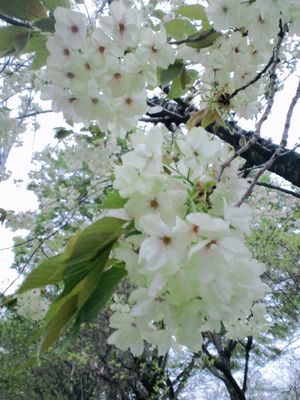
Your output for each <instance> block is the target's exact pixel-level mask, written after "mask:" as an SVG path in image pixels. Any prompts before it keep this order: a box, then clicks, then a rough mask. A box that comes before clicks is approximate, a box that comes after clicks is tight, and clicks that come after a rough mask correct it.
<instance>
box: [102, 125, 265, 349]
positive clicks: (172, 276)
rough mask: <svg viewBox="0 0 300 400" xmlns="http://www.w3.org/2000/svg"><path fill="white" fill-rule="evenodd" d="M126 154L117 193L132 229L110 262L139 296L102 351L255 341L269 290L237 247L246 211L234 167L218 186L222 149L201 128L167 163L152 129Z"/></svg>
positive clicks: (115, 319) (120, 312)
mask: <svg viewBox="0 0 300 400" xmlns="http://www.w3.org/2000/svg"><path fill="white" fill-rule="evenodd" d="M132 144H133V150H132V151H130V152H128V153H126V154H125V155H124V156H123V157H122V162H123V163H122V166H117V167H116V168H115V181H114V187H115V189H117V190H119V193H120V195H121V196H122V197H124V198H126V199H128V200H127V202H126V204H125V206H124V209H125V211H126V212H127V214H128V219H132V220H133V221H134V228H135V229H133V231H132V233H131V234H128V235H127V237H124V238H123V241H122V242H121V243H120V246H119V247H118V248H117V249H116V250H115V257H116V258H117V259H119V260H122V261H124V262H125V263H126V268H127V271H128V274H129V278H130V279H131V280H132V282H133V283H134V285H135V286H136V289H135V290H134V291H133V292H132V294H131V296H130V298H129V304H128V305H125V306H122V305H117V306H116V308H117V312H116V313H115V314H114V315H113V316H112V318H111V326H112V327H114V328H116V329H117V330H116V331H115V332H114V333H113V334H112V335H111V337H110V339H109V342H110V343H114V344H116V345H117V346H119V347H120V348H122V349H124V350H125V349H127V348H130V349H131V351H132V353H133V354H135V355H139V354H141V353H142V351H143V346H144V345H143V340H147V341H148V342H150V343H152V344H153V345H155V346H157V347H158V349H159V353H160V354H164V353H165V352H166V351H168V350H169V349H170V348H173V349H176V347H178V345H183V346H186V347H188V348H189V349H190V350H191V351H195V352H196V351H199V350H201V346H202V336H201V333H202V332H206V331H216V332H219V331H220V330H221V326H222V324H223V326H224V327H225V329H226V331H227V334H228V336H229V337H230V338H237V337H239V336H240V335H242V336H244V335H252V334H254V332H255V330H256V329H257V330H258V331H259V329H261V328H262V325H261V324H258V323H257V322H258V319H259V318H262V315H263V311H264V307H263V306H261V305H256V306H255V307H254V309H253V308H252V307H253V303H254V302H255V301H257V300H259V299H261V298H262V297H263V296H264V294H265V292H266V290H267V286H266V285H265V284H264V283H262V281H261V280H260V275H261V274H262V273H263V271H264V266H263V265H262V264H260V263H259V262H257V261H256V260H254V259H253V258H252V256H251V252H250V251H249V250H248V249H247V247H246V246H245V243H244V234H245V233H248V232H249V218H250V208H249V206H247V205H246V204H243V205H242V206H241V207H240V208H236V207H235V206H234V205H235V203H236V201H237V200H238V199H239V197H240V195H241V193H242V192H243V191H244V190H245V187H246V186H247V183H246V181H245V180H244V179H241V178H238V177H237V169H238V166H239V162H238V161H237V160H236V161H235V162H234V163H232V164H231V165H230V167H229V168H227V169H226V171H225V173H224V174H223V175H222V177H221V180H220V181H219V182H218V181H217V171H218V168H219V167H220V165H221V164H222V162H224V160H225V159H226V157H227V156H228V153H229V152H230V149H229V146H227V145H226V146H225V145H224V144H223V143H222V142H221V141H220V140H219V139H218V138H214V137H212V135H211V134H209V133H208V132H206V131H205V130H204V129H203V128H193V129H192V130H191V131H190V132H189V134H188V136H187V138H184V135H182V137H181V138H180V139H178V140H177V152H176V153H175V154H172V157H171V156H170V154H164V151H163V148H164V143H163V134H162V131H161V130H160V129H159V128H152V129H150V130H149V131H147V132H142V131H140V132H138V133H136V134H135V135H134V136H133V139H132ZM170 157H171V158H170ZM255 310H256V314H255ZM252 320H255V323H254V324H252V323H251V322H252ZM240 321H242V323H240ZM245 325H246V326H245ZM241 326H242V327H243V328H242V331H241V330H240V329H241Z"/></svg>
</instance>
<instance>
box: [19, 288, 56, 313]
mask: <svg viewBox="0 0 300 400" xmlns="http://www.w3.org/2000/svg"><path fill="white" fill-rule="evenodd" d="M49 306H50V301H49V300H47V299H46V298H45V297H42V296H41V291H40V290H37V289H34V290H29V291H27V292H25V293H23V294H20V295H18V297H17V313H18V314H19V315H21V316H22V317H24V318H29V319H32V320H33V321H39V320H41V319H43V318H44V316H45V315H46V313H47V311H48V308H49Z"/></svg>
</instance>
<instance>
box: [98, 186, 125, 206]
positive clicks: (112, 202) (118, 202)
mask: <svg viewBox="0 0 300 400" xmlns="http://www.w3.org/2000/svg"><path fill="white" fill-rule="evenodd" d="M126 201H127V200H126V199H123V198H122V197H121V196H120V194H119V192H118V190H111V191H110V192H109V193H108V194H107V196H106V197H105V199H104V200H103V202H102V204H101V208H110V209H115V208H123V207H124V205H125V204H126Z"/></svg>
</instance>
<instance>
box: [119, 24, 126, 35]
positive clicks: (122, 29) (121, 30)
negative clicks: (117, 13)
mask: <svg viewBox="0 0 300 400" xmlns="http://www.w3.org/2000/svg"><path fill="white" fill-rule="evenodd" d="M124 31H125V25H124V24H123V22H120V23H119V32H120V33H121V35H122V34H123V33H124Z"/></svg>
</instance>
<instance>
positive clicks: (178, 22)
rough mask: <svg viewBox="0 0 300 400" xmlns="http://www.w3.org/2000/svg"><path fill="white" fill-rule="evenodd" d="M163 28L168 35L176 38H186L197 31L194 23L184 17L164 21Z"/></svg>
mask: <svg viewBox="0 0 300 400" xmlns="http://www.w3.org/2000/svg"><path fill="white" fill-rule="evenodd" d="M164 25H165V28H166V31H167V34H168V35H169V36H172V37H174V38H175V39H176V40H181V39H187V38H188V37H189V36H191V35H193V34H195V33H197V29H196V28H195V27H194V25H193V24H192V23H191V22H190V21H188V20H186V19H178V18H176V19H172V20H171V21H167V22H165V24H164Z"/></svg>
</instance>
